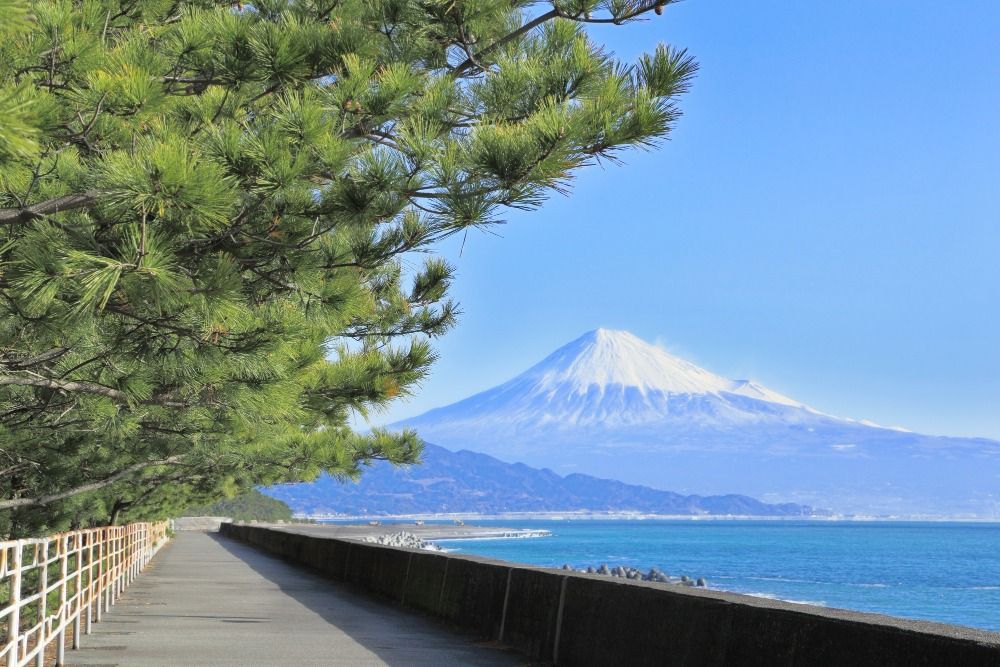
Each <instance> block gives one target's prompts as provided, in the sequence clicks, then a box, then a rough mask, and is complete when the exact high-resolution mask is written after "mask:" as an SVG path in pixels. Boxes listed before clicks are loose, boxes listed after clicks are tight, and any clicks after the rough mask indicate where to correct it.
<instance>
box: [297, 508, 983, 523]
mask: <svg viewBox="0 0 1000 667" xmlns="http://www.w3.org/2000/svg"><path fill="white" fill-rule="evenodd" d="M294 516H295V518H296V519H297V520H303V519H306V520H310V521H317V522H319V523H320V524H322V525H337V524H340V523H341V522H349V521H365V522H368V521H387V522H392V523H393V524H396V523H406V522H414V521H452V522H453V521H456V520H460V521H468V522H475V521H803V522H805V521H808V522H819V523H837V522H842V523H893V522H895V523H982V524H1000V517H990V518H985V517H942V516H922V515H899V516H894V515H887V516H871V515H850V514H838V515H807V516H766V515H764V516H761V515H754V514H746V515H743V514H694V515H692V514H647V513H643V512H607V513H601V512H583V511H568V512H505V513H499V514H476V513H465V512H456V513H442V514H385V515H371V514H350V515H347V514H345V515H336V514H322V513H320V514H305V513H296V514H295V515H294Z"/></svg>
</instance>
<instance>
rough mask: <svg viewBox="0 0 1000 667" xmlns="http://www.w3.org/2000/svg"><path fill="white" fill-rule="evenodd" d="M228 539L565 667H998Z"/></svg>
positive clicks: (441, 567) (766, 618)
mask: <svg viewBox="0 0 1000 667" xmlns="http://www.w3.org/2000/svg"><path fill="white" fill-rule="evenodd" d="M221 532H222V534H223V535H225V536H227V537H230V538H234V539H238V540H241V541H243V542H246V543H249V544H252V545H255V546H257V547H258V548H260V549H262V550H264V551H267V552H269V553H272V554H275V555H278V556H281V557H283V558H285V559H288V560H289V561H292V562H294V563H298V564H301V565H304V566H307V567H310V568H312V569H314V570H316V571H318V572H320V573H322V574H323V575H324V576H326V577H329V578H330V579H333V580H335V581H340V582H345V583H347V584H350V585H352V586H354V587H355V588H359V589H362V590H364V591H367V592H369V593H371V594H373V595H377V596H380V597H382V598H384V599H386V600H389V601H392V602H395V603H397V604H399V605H402V606H404V607H408V608H411V609H414V610H417V611H420V612H423V613H426V614H430V615H432V616H435V617H437V618H439V619H441V620H443V621H445V622H447V623H448V624H450V625H452V626H453V627H456V628H459V629H461V630H464V631H466V632H468V633H470V634H472V635H474V636H476V637H477V638H479V639H483V640H493V641H499V642H500V643H503V644H507V645H510V646H512V647H514V648H516V649H517V650H519V651H521V652H523V653H524V654H526V655H527V656H529V657H531V658H534V659H537V660H544V661H551V662H553V663H555V664H556V665H579V666H585V667H589V666H594V667H598V666H600V667H608V666H611V665H628V666H629V667H641V666H644V665H651V666H652V665H656V666H672V665H678V666H681V665H683V666H688V667H690V666H700V665H719V666H722V665H725V666H730V665H734V666H738V667H739V666H744V665H746V666H758V665H759V666H761V667H764V666H767V667H783V666H788V667H822V666H826V665H829V666H831V667H832V666H834V665H836V666H841V665H847V666H848V667H868V666H869V665H870V666H872V667H874V666H878V667H895V666H898V667H918V666H927V667H932V666H933V667H937V666H939V665H949V666H950V665H954V666H963V667H965V666H967V667H979V666H982V667H987V666H989V667H997V666H998V665H1000V633H992V632H986V631H979V630H974V629H971V628H965V627H960V626H953V625H944V624H939V623H928V622H923V621H909V620H905V619H899V618H893V617H888V616H880V615H876V614H865V613H860V612H848V611H841V610H836V609H826V608H823V607H812V606H808V605H798V604H790V603H786V602H780V601H775V600H764V599H760V598H753V597H748V596H743V595H734V594H730V593H721V592H718V591H706V590H693V589H690V588H685V589H678V588H677V587H676V586H672V585H669V584H653V583H646V582H636V581H629V580H620V579H608V578H606V577H601V576H599V575H587V574H580V573H575V572H567V571H564V570H550V569H545V568H535V567H530V566H522V565H517V564H514V563H506V562H501V561H493V560H489V559H485V558H477V557H473V556H457V555H445V554H437V553H431V552H426V551H418V550H414V549H405V548H399V547H389V546H381V545H372V544H364V543H361V542H358V541H354V540H345V539H336V538H320V537H314V536H308V535H302V534H296V533H292V532H287V531H285V530H282V529H280V528H274V527H263V526H248V525H234V524H223V525H222V529H221Z"/></svg>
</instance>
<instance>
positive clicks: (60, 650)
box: [42, 535, 79, 667]
mask: <svg viewBox="0 0 1000 667" xmlns="http://www.w3.org/2000/svg"><path fill="white" fill-rule="evenodd" d="M69 540H70V537H69V535H63V536H62V537H61V538H59V549H60V550H61V551H62V560H61V561H60V563H59V616H58V619H59V632H58V633H56V665H59V667H62V665H65V664H66V625H67V624H68V621H69V616H70V610H69V609H67V608H66V598H67V595H66V588H67V587H68V586H69ZM75 618H79V616H76V617H75ZM78 626H79V622H75V623H74V625H73V627H74V633H75V631H76V630H75V629H76V628H77V627H78ZM44 654H45V651H44V650H43V651H42V655H44Z"/></svg>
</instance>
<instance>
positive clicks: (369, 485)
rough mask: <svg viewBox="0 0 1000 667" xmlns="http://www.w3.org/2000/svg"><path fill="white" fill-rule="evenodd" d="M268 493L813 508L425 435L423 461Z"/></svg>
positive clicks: (359, 507)
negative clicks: (541, 462)
mask: <svg viewBox="0 0 1000 667" xmlns="http://www.w3.org/2000/svg"><path fill="white" fill-rule="evenodd" d="M268 494H269V495H271V496H272V497H274V498H277V499H279V500H282V501H284V502H285V503H286V504H287V505H288V506H289V507H291V508H292V509H293V510H295V511H296V512H302V513H305V514H309V515H316V514H333V513H340V514H349V515H373V516H378V515H387V514H403V515H412V514H437V513H470V514H471V513H477V514H501V513H504V512H565V511H576V510H586V511H591V512H609V513H610V512H642V513H648V514H671V515H707V514H711V515H743V516H747V515H753V516H783V517H785V516H810V515H816V514H821V513H822V511H819V510H815V509H813V508H812V507H806V506H803V505H797V504H794V503H788V504H780V505H770V504H767V503H762V502H760V501H758V500H755V499H753V498H748V497H746V496H738V495H725V496H708V497H703V496H695V495H690V496H684V495H680V494H677V493H671V492H669V491H660V490H657V489H651V488H648V487H644V486H635V485H631V484H623V483H622V482H617V481H614V480H609V479H598V478H596V477H591V476H590V475H581V474H579V473H573V474H570V475H566V476H565V477H563V476H560V475H557V474H556V473H554V472H552V471H551V470H545V469H541V470H540V469H538V468H532V467H530V466H526V465H524V464H523V463H504V462H503V461H500V460H498V459H495V458H493V457H492V456H488V455H486V454H478V453H476V452H470V451H467V450H463V451H460V452H452V451H449V450H447V449H444V448H443V447H437V446H435V445H432V444H429V443H425V444H424V454H423V462H422V463H421V464H420V465H417V466H403V467H400V466H393V465H391V464H389V463H386V462H381V463H378V464H376V465H375V466H373V467H372V468H371V469H370V470H369V471H367V472H366V473H365V474H364V475H363V476H362V478H361V480H360V481H359V482H358V483H357V484H352V483H344V482H343V481H340V480H337V479H335V478H333V477H330V476H329V475H324V476H322V477H321V478H319V479H318V480H316V481H315V482H313V483H312V484H286V485H281V486H276V487H272V488H271V489H269V490H268Z"/></svg>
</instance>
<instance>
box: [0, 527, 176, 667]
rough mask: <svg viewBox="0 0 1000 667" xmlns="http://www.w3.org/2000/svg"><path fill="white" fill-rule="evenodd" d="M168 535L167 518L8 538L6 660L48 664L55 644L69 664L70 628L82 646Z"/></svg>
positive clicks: (4, 546)
mask: <svg viewBox="0 0 1000 667" xmlns="http://www.w3.org/2000/svg"><path fill="white" fill-rule="evenodd" d="M166 538H167V524H166V523H165V522H161V523H134V524H130V525H127V526H108V527H105V528H89V529H86V530H77V531H73V532H69V533H60V534H58V535H52V536H50V537H41V538H34V539H24V540H14V541H10V542H0V605H3V608H2V609H0V643H2V649H0V665H5V666H6V667H21V666H22V665H28V664H30V663H31V662H32V661H33V660H34V662H35V665H36V667H44V665H45V653H46V647H48V646H49V645H50V644H54V649H55V659H56V664H57V665H63V664H65V651H66V644H67V641H66V640H67V634H66V633H67V632H71V633H72V634H71V640H72V647H73V648H74V649H75V648H79V647H80V633H81V632H83V633H84V634H88V635H89V634H90V627H91V623H93V622H99V621H100V620H101V616H102V614H103V613H104V612H106V611H107V610H108V609H109V608H110V607H111V606H112V605H114V604H115V601H116V600H117V599H118V597H119V596H120V595H121V593H122V591H123V590H124V589H125V587H126V586H128V585H129V584H130V583H132V580H133V579H135V577H136V576H137V575H138V574H139V573H140V572H141V571H142V570H143V568H145V566H146V564H147V563H148V562H149V561H150V559H151V558H152V557H153V555H154V554H155V553H156V551H157V550H158V549H159V548H160V546H162V545H163V543H164V542H165V541H166ZM5 626H6V633H4V632H3V630H4V627H5Z"/></svg>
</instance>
